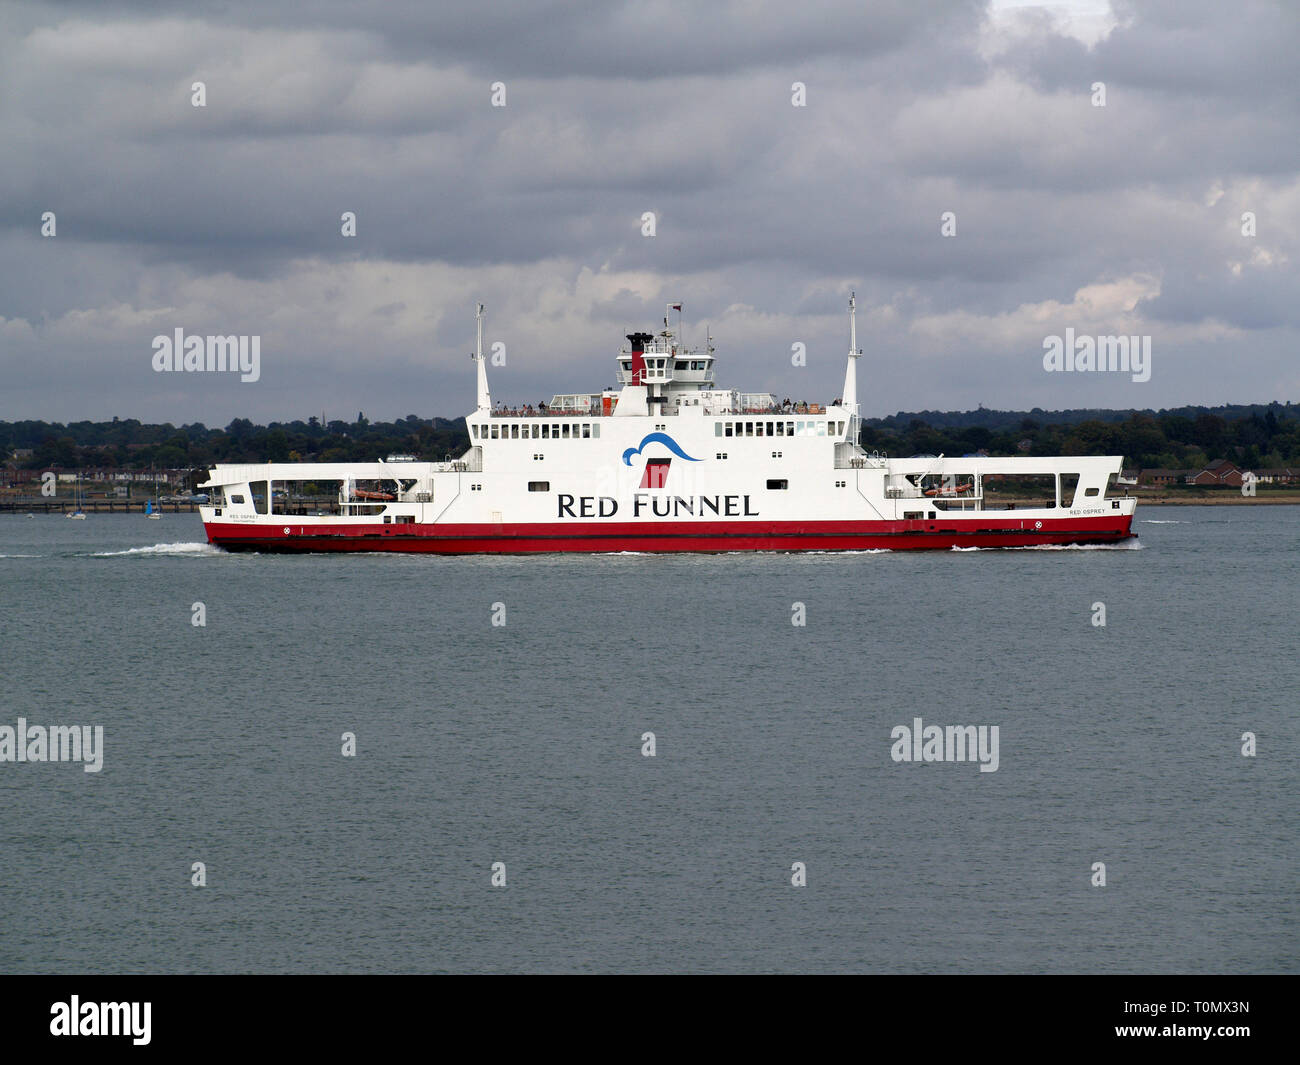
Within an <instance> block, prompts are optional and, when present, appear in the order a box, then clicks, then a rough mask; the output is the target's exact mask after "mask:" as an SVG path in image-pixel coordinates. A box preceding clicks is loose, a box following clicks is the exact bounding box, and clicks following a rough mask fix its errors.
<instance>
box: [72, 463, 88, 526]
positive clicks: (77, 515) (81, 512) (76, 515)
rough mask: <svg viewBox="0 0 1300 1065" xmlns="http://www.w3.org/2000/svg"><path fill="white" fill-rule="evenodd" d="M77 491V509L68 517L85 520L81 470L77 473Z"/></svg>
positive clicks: (74, 519)
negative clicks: (82, 507) (82, 502)
mask: <svg viewBox="0 0 1300 1065" xmlns="http://www.w3.org/2000/svg"><path fill="white" fill-rule="evenodd" d="M75 491H76V504H75V505H76V508H77V509H76V510H74V511H73V512H72V513H71V514H69V515H68V517H69V518H71V519H72V520H73V521H85V520H86V512H85V511H84V510H82V509H81V473H80V472H78V473H77V486H76V489H75Z"/></svg>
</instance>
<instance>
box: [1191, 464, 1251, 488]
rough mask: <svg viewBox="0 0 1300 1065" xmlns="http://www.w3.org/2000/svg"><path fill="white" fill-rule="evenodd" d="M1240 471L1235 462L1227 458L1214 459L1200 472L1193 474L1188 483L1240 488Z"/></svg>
mask: <svg viewBox="0 0 1300 1065" xmlns="http://www.w3.org/2000/svg"><path fill="white" fill-rule="evenodd" d="M1241 474H1242V471H1241V469H1240V468H1238V466H1237V465H1236V463H1233V462H1229V461H1228V460H1227V459H1215V460H1214V461H1213V462H1211V463H1210V464H1209V465H1208V466H1206V467H1205V469H1203V470H1201V472H1200V473H1197V474H1194V475H1193V476H1192V477H1191V478H1190V479H1189V483H1190V484H1199V485H1202V486H1209V487H1212V488H1213V487H1225V486H1226V487H1231V488H1240V487H1241V482H1242V476H1241Z"/></svg>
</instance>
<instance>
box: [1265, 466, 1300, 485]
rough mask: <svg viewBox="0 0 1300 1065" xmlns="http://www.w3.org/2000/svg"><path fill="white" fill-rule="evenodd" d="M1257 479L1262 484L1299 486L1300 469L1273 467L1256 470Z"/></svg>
mask: <svg viewBox="0 0 1300 1065" xmlns="http://www.w3.org/2000/svg"><path fill="white" fill-rule="evenodd" d="M1255 477H1256V479H1257V480H1258V481H1259V483H1260V484H1298V483H1300V468H1298V467H1295V466H1271V467H1269V468H1268V469H1263V470H1255Z"/></svg>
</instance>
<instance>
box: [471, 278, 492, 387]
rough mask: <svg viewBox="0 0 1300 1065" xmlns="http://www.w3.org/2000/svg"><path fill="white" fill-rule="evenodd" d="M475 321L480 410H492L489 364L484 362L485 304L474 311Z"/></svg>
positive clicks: (475, 350)
mask: <svg viewBox="0 0 1300 1065" xmlns="http://www.w3.org/2000/svg"><path fill="white" fill-rule="evenodd" d="M474 321H475V323H476V324H477V326H478V343H477V344H475V346H474V361H475V362H477V363H478V409H479V410H481V411H490V410H491V409H492V393H491V392H489V391H488V380H487V363H486V362H485V361H484V360H483V304H481V303H480V304H478V306H477V309H476V310H475V311H474Z"/></svg>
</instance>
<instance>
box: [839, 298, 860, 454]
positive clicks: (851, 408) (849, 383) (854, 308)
mask: <svg viewBox="0 0 1300 1065" xmlns="http://www.w3.org/2000/svg"><path fill="white" fill-rule="evenodd" d="M861 357H862V352H861V351H859V350H858V294H857V293H856V292H853V293H850V295H849V361H848V365H847V366H846V367H845V369H844V398H843V399H841V400H840V403H841V404H842V405H843V407H844V409H845V410H847V411H848V412H849V425H850V427H851V428H850V432H849V440H851V441H852V442H854V443H856V442H857V439H858V367H857V360H858V359H860V358H861Z"/></svg>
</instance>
